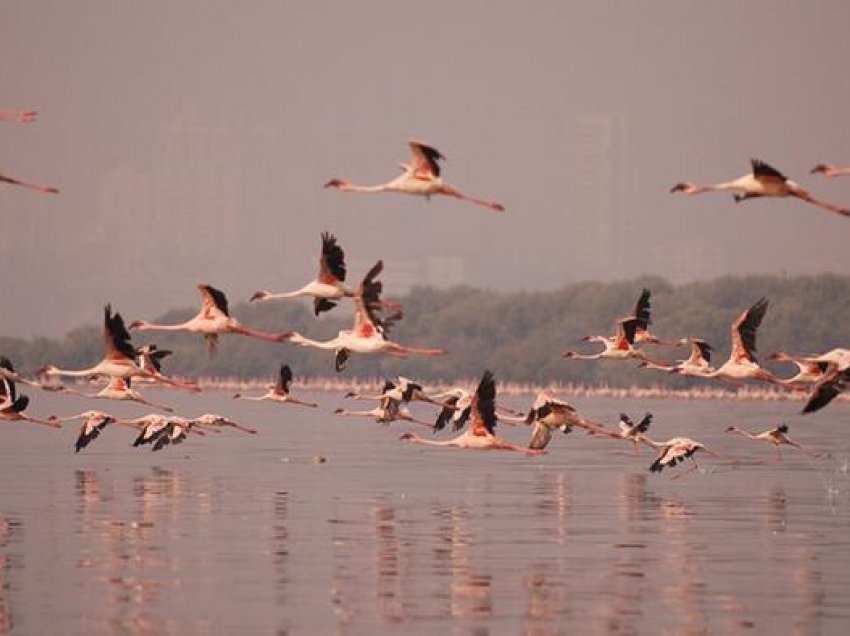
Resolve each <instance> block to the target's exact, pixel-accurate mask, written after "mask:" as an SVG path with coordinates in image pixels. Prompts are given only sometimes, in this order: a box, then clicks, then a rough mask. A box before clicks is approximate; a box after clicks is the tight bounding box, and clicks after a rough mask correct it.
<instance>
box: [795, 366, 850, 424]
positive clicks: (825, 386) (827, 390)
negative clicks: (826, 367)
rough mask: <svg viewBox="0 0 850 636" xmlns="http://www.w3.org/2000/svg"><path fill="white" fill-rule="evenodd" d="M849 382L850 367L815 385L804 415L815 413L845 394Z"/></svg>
mask: <svg viewBox="0 0 850 636" xmlns="http://www.w3.org/2000/svg"><path fill="white" fill-rule="evenodd" d="M848 381H850V367H848V368H847V369H844V371H837V370H836V371H835V372H833V373H830V374H829V375H827V376H826V377H825V378H824V379H823V380H821V381H820V382H818V383H817V384H816V385H815V389H814V391H812V394H811V396H810V397H809V399H808V401H807V402H806V405H805V406H804V407H803V413H804V414H805V413H814V412H815V411H819V410H820V409H822V408H823V407H825V406H826V405H827V404H829V403H830V402H832V400H834V399H835V398H836V397H837V396H838V395H839V394H840V393H843V392H844V390H845V388H846V386H847V382H848Z"/></svg>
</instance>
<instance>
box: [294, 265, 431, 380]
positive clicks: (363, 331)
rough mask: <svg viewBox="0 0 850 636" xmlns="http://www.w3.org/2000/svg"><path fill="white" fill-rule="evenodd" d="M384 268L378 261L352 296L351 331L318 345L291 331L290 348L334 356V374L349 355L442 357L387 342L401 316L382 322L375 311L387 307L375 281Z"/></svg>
mask: <svg viewBox="0 0 850 636" xmlns="http://www.w3.org/2000/svg"><path fill="white" fill-rule="evenodd" d="M383 267H384V264H383V261H378V262H377V263H375V265H374V266H373V267H372V269H370V270H369V272H368V273H367V274H366V276H365V277H364V278H363V281H362V282H361V283H360V285H359V286H358V287H357V291H356V292H355V294H354V327H353V328H352V329H344V330H341V331H340V332H339V334H338V335H337V337H336V338H333V339H331V340H327V341H325V342H319V341H317V340H310V339H309V338H305V337H304V336H302V335H301V334H300V333H298V332H296V331H293V332H292V334H291V335H290V337H289V339H290V342H292V344H297V345H301V346H303V347H314V348H317V349H330V350H333V351H334V352H335V363H334V366H335V368H336V370H337V371H342V370H343V369H344V368H345V364H346V361H347V360H348V355H349V352H353V353H364V354H365V353H385V354H388V355H392V356H398V357H402V358H404V357H407V356H409V355H422V356H439V355H443V354H445V351H443V350H442V349H427V348H422V347H409V346H405V345H400V344H398V343H395V342H392V341H391V340H389V339H387V333H388V331H389V329H390V327H392V325H393V324H394V323H395V321H396V320H399V319H400V318H401V312H396V313H395V314H393V315H391V316H389V317H386V318H382V317H380V316H379V315H378V310H380V309H384V308H388V307H390V306H389V305H388V304H387V303H383V302H382V301H381V300H380V294H381V289H382V284H381V282H380V281H378V280H376V278H377V276H378V274H380V273H381V270H382V269H383Z"/></svg>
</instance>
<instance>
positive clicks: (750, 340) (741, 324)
mask: <svg viewBox="0 0 850 636" xmlns="http://www.w3.org/2000/svg"><path fill="white" fill-rule="evenodd" d="M767 305H768V300H767V298H760V299H759V300H758V301H756V303H755V304H754V305H753V306H752V307H750V308H749V309H747V310H746V311H745V312H743V313H742V314H741V315H740V316H738V319H737V320H735V322H733V323H732V355H733V357H734V358H735V359H736V360H737V359H741V358H744V359H746V360H750V361H751V362H755V353H756V331H757V330H758V328H759V325H761V321H762V319H763V318H764V314H765V313H766V312H767Z"/></svg>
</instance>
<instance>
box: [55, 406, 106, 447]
mask: <svg viewBox="0 0 850 636" xmlns="http://www.w3.org/2000/svg"><path fill="white" fill-rule="evenodd" d="M74 420H83V423H82V425H81V426H80V430H79V435H78V436H77V441H76V442H74V452H75V453H79V452H80V451H81V450H82V449H84V448H85V447H86V446H88V445H89V444H91V443H92V442H93V441H94V440H95V439H97V437H98V436H99V435H100V434H101V432H102V431H103V429H105V428H106V427H107V425H109V424H112V423H113V422H115V421H116V418H115V417H113V416H112V415H109V414H108V413H104V412H103V411H83V412H82V413H80V414H78V415H70V416H68V417H60V418H57V420H56V421H57V422H63V423H64V422H73V421H74Z"/></svg>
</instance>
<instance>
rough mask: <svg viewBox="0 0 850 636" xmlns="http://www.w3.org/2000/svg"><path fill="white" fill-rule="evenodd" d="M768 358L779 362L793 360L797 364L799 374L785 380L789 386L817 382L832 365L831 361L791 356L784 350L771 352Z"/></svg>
mask: <svg viewBox="0 0 850 636" xmlns="http://www.w3.org/2000/svg"><path fill="white" fill-rule="evenodd" d="M767 359H768V360H776V361H777V362H792V363H794V364H795V365H796V366H797V374H796V375H793V376H791V377H790V378H785V379H784V380H783V382H784V383H785V384H786V385H788V386H801V385H810V384H817V383H818V382H820V381H821V380H822V379H823V377H824V376H825V375H826V373H827V371H828V370H829V369H830V367H831V365H832V363H831V362H826V361H815V360H812V359H810V358H807V357H801V356H791V355H788V354H787V353H785V352H783V351H777V352H776V353H771V354H770V355H769V356H767Z"/></svg>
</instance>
